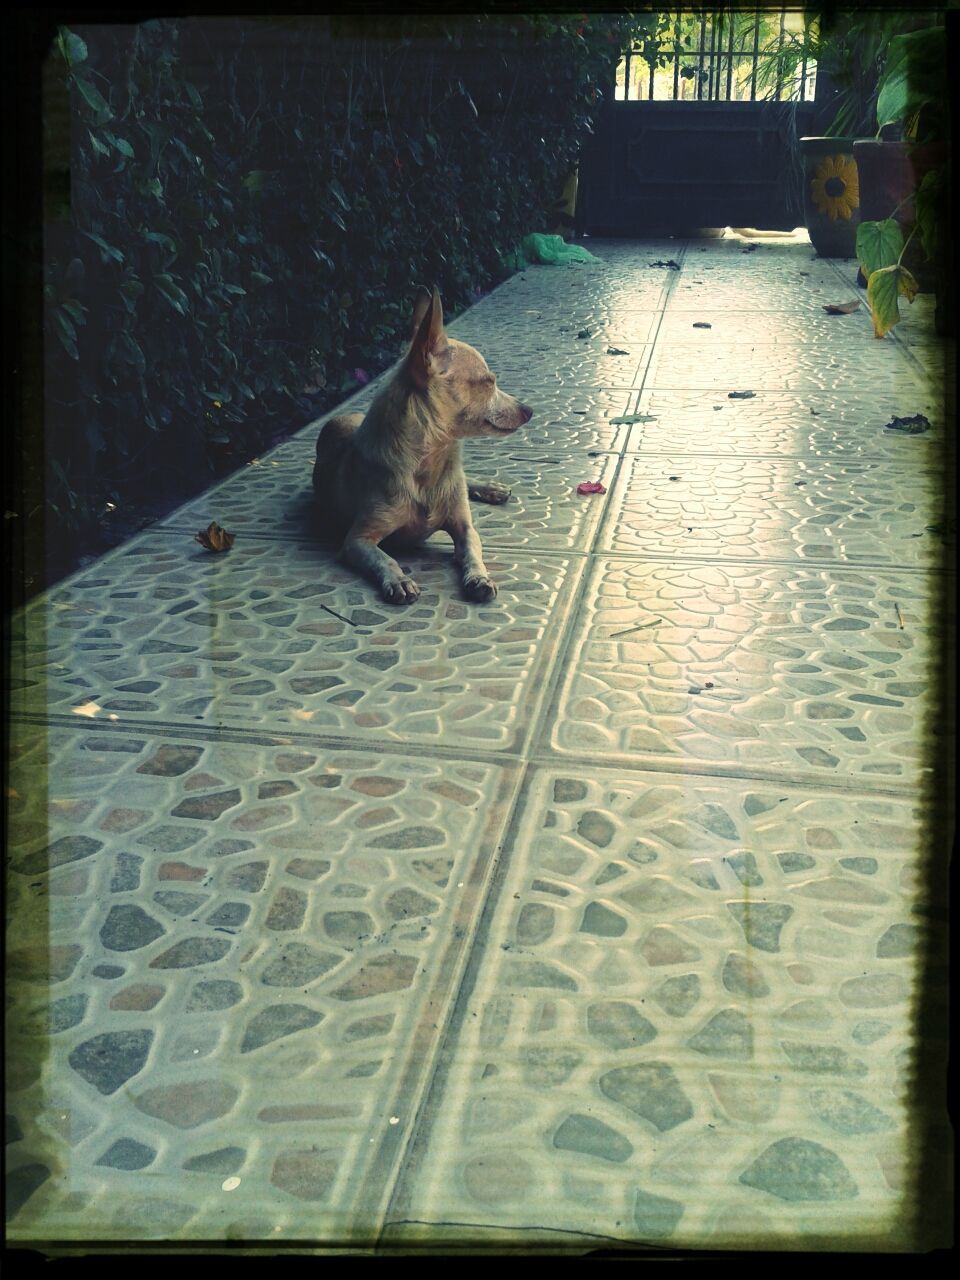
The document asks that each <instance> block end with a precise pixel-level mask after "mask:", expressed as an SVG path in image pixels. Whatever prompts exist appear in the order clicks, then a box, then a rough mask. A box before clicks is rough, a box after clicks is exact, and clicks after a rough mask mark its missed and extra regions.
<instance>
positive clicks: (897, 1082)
mask: <svg viewBox="0 0 960 1280" xmlns="http://www.w3.org/2000/svg"><path fill="white" fill-rule="evenodd" d="M525 794H526V796H527V800H526V811H525V814H524V818H523V820H522V823H521V825H520V827H519V830H518V833H517V835H516V837H515V839H514V840H513V841H512V844H511V846H510V847H509V848H508V852H507V855H506V859H505V865H506V867H507V871H506V875H505V879H504V882H503V886H502V889H501V892H500V896H499V905H498V909H497V912H496V915H495V917H494V918H493V924H492V926H491V931H490V935H489V937H488V938H487V939H486V945H485V950H484V953H483V959H482V960H481V963H480V968H479V971H478V973H477V976H476V982H475V987H474V991H473V995H472V997H471V999H470V1002H469V1006H468V1007H467V1009H466V1010H465V1014H464V1017H463V1021H462V1025H461V1028H460V1031H459V1036H460V1039H459V1042H458V1052H457V1055H456V1058H455V1060H454V1062H453V1064H452V1066H451V1068H450V1072H449V1076H448V1077H447V1079H446V1083H445V1088H444V1091H443V1094H442V1100H441V1101H439V1103H437V1101H436V1099H431V1102H432V1105H433V1107H434V1109H435V1110H434V1113H433V1114H432V1115H431V1120H432V1124H431V1129H430V1137H429V1141H427V1142H424V1143H423V1144H422V1145H421V1147H420V1150H419V1152H418V1155H417V1157H416V1159H415V1163H414V1166H413V1170H412V1171H411V1175H410V1179H409V1181H407V1182H406V1183H405V1185H403V1186H402V1187H401V1194H400V1195H399V1196H398V1197H397V1200H396V1201H395V1205H394V1215H395V1216H402V1215H403V1213H404V1212H405V1211H407V1210H408V1209H409V1206H410V1205H411V1204H415V1205H416V1206H417V1216H418V1217H419V1218H422V1219H426V1220H428V1221H454V1222H460V1223H469V1222H478V1221H484V1220H488V1221H489V1220H491V1219H492V1220H494V1221H496V1222H497V1223H499V1224H505V1225H510V1224H512V1225H514V1226H515V1227H518V1226H521V1225H525V1226H527V1227H528V1228H531V1236H532V1237H533V1238H535V1236H536V1228H538V1227H539V1228H541V1229H551V1228H552V1229H560V1230H566V1231H579V1232H584V1233H587V1232H592V1233H597V1234H600V1235H606V1236H610V1237H613V1238H615V1239H618V1240H634V1241H649V1242H652V1243H667V1242H669V1243H671V1244H674V1243H676V1244H692V1243H695V1242H704V1241H713V1240H724V1239H727V1240H736V1239H737V1238H738V1237H739V1238H740V1239H741V1240H742V1239H743V1238H744V1237H746V1238H747V1239H748V1240H749V1241H751V1243H752V1246H753V1247H763V1244H764V1242H769V1241H772V1240H780V1241H783V1240H784V1239H785V1238H790V1237H791V1236H797V1237H803V1236H805V1235H808V1234H810V1235H826V1236H832V1237H833V1238H842V1236H843V1235H844V1234H846V1233H847V1232H850V1231H859V1230H863V1231H866V1232H870V1231H872V1230H877V1231H889V1230H890V1229H891V1228H895V1225H896V1222H897V1220H898V1216H899V1215H900V1213H901V1203H900V1198H899V1195H898V1190H899V1184H898V1177H899V1176H900V1175H902V1172H903V1167H904V1161H905V1157H906V1145H907V1144H906V1135H907V1116H906V1109H905V1101H904V1097H905V1088H906V1075H907V1071H908V1061H907V1055H906V1054H905V1053H904V1051H903V1047H902V1046H903V1045H904V1043H905V1041H906V1037H907V1035H908V1028H909V1013H910V995H911V990H912V984H913V980H914V970H913V965H912V961H911V960H910V958H909V952H910V951H911V948H912V947H914V946H915V945H916V941H917V937H918V933H919V930H918V927H917V924H916V922H915V921H914V920H913V918H912V916H911V906H910V904H911V886H912V874H913V869H914V866H913V863H914V856H915V852H916V848H917V843H918V838H919V813H918V810H917V809H916V808H914V807H913V806H912V805H911V804H909V803H907V802H901V801H893V800H882V799H877V798H858V797H855V796H852V795H845V796H823V795H821V794H818V793H816V792H812V791H799V790H792V789H791V788H788V787H786V786H784V785H782V784H780V783H777V784H773V785H759V786H752V785H751V784H744V783H739V782H732V783H713V784H711V783H707V782H705V781H704V780H699V781H695V780H694V779H692V778H690V777H689V776H685V777H682V778H681V777H670V776H662V777H658V778H655V779H654V778H651V777H650V776H647V777H645V778H643V779H642V780H641V779H638V778H636V777H633V778H624V777H623V776H622V775H618V774H615V773H605V772H603V773H595V774H592V775H591V776H590V777H589V778H585V777H584V775H583V774H582V773H581V772H579V771H577V772H576V773H574V772H568V771H557V770H554V769H550V770H544V771H542V772H538V773H537V775H536V776H535V778H534V779H532V780H530V781H529V782H528V784H527V787H526V790H525Z"/></svg>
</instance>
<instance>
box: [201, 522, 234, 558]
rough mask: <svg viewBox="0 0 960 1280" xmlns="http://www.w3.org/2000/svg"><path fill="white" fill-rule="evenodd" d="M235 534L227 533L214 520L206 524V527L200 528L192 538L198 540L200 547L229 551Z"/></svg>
mask: <svg viewBox="0 0 960 1280" xmlns="http://www.w3.org/2000/svg"><path fill="white" fill-rule="evenodd" d="M235 536H236V535H235V534H232V533H227V531H226V529H221V528H220V526H219V525H218V524H217V522H216V520H214V521H213V523H212V524H209V525H207V527H206V529H201V530H200V532H199V533H198V534H197V536H196V538H195V539H194V540H195V541H196V542H199V543H200V545H201V547H206V549H207V550H208V551H229V550H230V548H231V547H232V546H233V540H234V538H235Z"/></svg>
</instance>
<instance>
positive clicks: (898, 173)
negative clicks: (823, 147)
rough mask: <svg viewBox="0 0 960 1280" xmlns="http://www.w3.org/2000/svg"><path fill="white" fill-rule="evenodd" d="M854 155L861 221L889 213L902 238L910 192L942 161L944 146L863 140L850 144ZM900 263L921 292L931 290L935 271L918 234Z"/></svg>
mask: <svg viewBox="0 0 960 1280" xmlns="http://www.w3.org/2000/svg"><path fill="white" fill-rule="evenodd" d="M854 156H855V158H856V162H857V170H858V172H859V173H860V175H861V199H862V209H861V213H862V215H863V220H864V222H881V221H882V220H883V219H884V218H889V217H891V216H892V217H894V218H895V219H896V221H897V222H898V223H899V224H900V229H901V231H902V232H903V238H904V240H906V239H907V238H908V236H909V235H910V232H911V231H912V230H913V224H914V220H915V215H914V211H913V194H914V192H915V191H916V190H917V187H919V185H920V183H921V182H922V181H923V178H924V175H925V174H926V173H927V172H928V171H929V170H930V169H933V168H935V167H936V166H937V165H938V164H942V163H943V162H944V161H945V159H946V148H945V147H944V146H943V145H942V144H937V143H931V144H927V145H924V146H916V145H914V144H911V143H906V142H875V141H866V140H863V141H860V142H857V143H855V144H854ZM897 206H899V208H898V207H897ZM895 210H896V212H894V211H895ZM903 264H904V266H905V267H906V268H907V269H908V270H909V271H912V272H913V274H914V276H915V277H916V279H917V283H918V284H919V285H920V291H921V293H932V292H933V291H934V288H935V285H936V283H937V270H936V268H935V266H934V264H932V263H930V262H927V260H926V258H925V256H924V253H923V248H922V246H921V243H920V237H919V235H916V236H914V237H913V239H912V240H911V241H910V243H909V244H908V245H907V249H906V253H905V254H904V256H903Z"/></svg>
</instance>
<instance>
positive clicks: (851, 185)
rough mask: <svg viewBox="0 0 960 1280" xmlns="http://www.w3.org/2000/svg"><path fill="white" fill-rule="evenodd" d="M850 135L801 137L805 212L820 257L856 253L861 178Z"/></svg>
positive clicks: (842, 256)
mask: <svg viewBox="0 0 960 1280" xmlns="http://www.w3.org/2000/svg"><path fill="white" fill-rule="evenodd" d="M853 141H854V140H853V139H852V138H801V139H800V150H801V152H802V154H803V163H804V179H805V181H804V201H803V206H804V215H805V220H806V226H807V231H808V232H809V234H810V239H811V241H812V242H813V246H814V248H815V249H816V250H817V252H818V253H819V254H820V256H821V257H823V258H853V257H855V256H856V240H857V226H858V224H859V222H860V180H859V176H858V173H857V162H856V160H855V159H854V158H853Z"/></svg>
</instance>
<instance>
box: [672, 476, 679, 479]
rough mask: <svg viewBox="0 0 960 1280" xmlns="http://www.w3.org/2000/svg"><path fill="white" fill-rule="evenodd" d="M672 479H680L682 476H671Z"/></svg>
mask: <svg viewBox="0 0 960 1280" xmlns="http://www.w3.org/2000/svg"><path fill="white" fill-rule="evenodd" d="M670 479H671V480H679V479H680V477H679V476H671V477H670Z"/></svg>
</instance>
